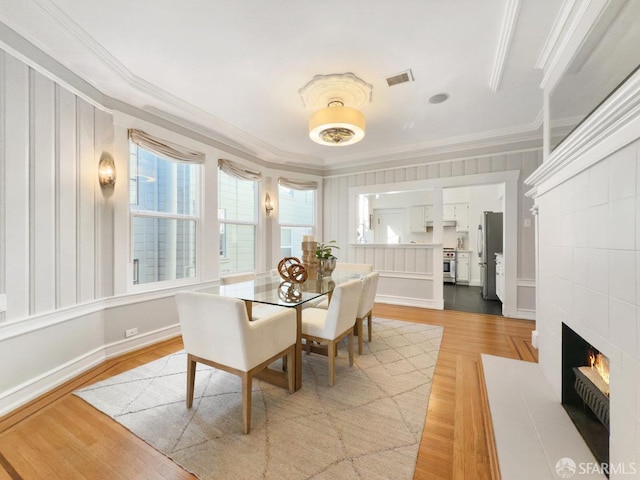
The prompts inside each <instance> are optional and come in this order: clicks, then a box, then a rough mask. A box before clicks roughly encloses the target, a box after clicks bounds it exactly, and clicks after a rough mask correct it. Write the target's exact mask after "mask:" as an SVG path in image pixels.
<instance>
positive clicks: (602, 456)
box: [562, 323, 609, 476]
mask: <svg viewBox="0 0 640 480" xmlns="http://www.w3.org/2000/svg"><path fill="white" fill-rule="evenodd" d="M562 406H563V407H564V408H565V410H566V411H567V413H568V414H569V417H571V420H572V421H573V423H574V424H575V426H576V428H577V429H578V431H579V432H580V435H582V438H584V440H585V442H586V443H587V445H588V446H589V449H590V450H591V452H592V453H593V455H594V457H595V458H596V460H597V462H598V463H600V464H607V465H608V464H609V360H608V359H607V357H606V356H604V355H603V354H602V353H601V352H600V351H598V349H597V348H595V347H594V346H593V345H591V344H590V343H589V342H587V341H586V340H585V339H584V338H582V337H581V336H580V335H578V334H577V333H576V332H574V331H573V330H572V329H571V328H569V327H568V326H567V325H565V324H564V323H563V324H562ZM607 476H608V475H607Z"/></svg>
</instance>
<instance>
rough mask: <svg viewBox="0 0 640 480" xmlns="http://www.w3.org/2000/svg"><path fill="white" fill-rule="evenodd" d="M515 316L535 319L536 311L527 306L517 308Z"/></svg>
mask: <svg viewBox="0 0 640 480" xmlns="http://www.w3.org/2000/svg"><path fill="white" fill-rule="evenodd" d="M516 318H522V319H524V320H535V319H536V311H535V310H531V309H529V308H519V309H518V310H516Z"/></svg>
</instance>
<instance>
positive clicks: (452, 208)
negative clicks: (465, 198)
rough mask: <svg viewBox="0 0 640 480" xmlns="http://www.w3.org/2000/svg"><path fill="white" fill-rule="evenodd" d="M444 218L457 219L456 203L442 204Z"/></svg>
mask: <svg viewBox="0 0 640 480" xmlns="http://www.w3.org/2000/svg"><path fill="white" fill-rule="evenodd" d="M442 219H443V220H455V219H456V205H455V203H445V204H444V205H442Z"/></svg>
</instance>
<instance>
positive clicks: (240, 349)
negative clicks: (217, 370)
mask: <svg viewBox="0 0 640 480" xmlns="http://www.w3.org/2000/svg"><path fill="white" fill-rule="evenodd" d="M176 303H177V305H178V316H179V317H180V328H181V330H182V340H183V342H184V349H185V351H186V352H187V353H190V354H192V355H196V356H198V357H202V358H205V359H208V360H212V361H214V362H217V363H221V364H223V365H228V366H231V367H234V368H237V369H239V370H244V369H245V364H246V358H245V354H244V351H245V348H244V342H245V331H246V329H247V328H248V324H249V319H248V317H247V308H246V307H245V305H244V302H243V301H242V300H240V299H237V298H233V297H223V296H220V295H214V294H211V293H198V292H178V293H176Z"/></svg>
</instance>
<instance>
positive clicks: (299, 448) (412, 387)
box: [75, 318, 442, 480]
mask: <svg viewBox="0 0 640 480" xmlns="http://www.w3.org/2000/svg"><path fill="white" fill-rule="evenodd" d="M373 335H374V336H373V342H371V343H366V342H365V344H364V349H365V350H364V351H363V355H361V356H358V355H357V353H356V354H355V356H354V365H353V367H351V368H350V367H349V363H348V356H347V352H346V346H345V347H344V348H341V349H340V351H339V356H338V358H337V361H336V384H335V386H334V387H330V386H329V383H328V362H327V358H326V357H323V356H321V355H317V354H311V355H309V356H307V355H306V354H304V353H303V358H302V364H303V377H302V389H300V390H299V391H298V392H296V393H294V394H289V393H288V392H287V391H286V390H284V389H281V388H278V387H275V386H273V385H270V384H268V383H266V382H262V381H255V382H254V384H253V397H252V398H253V400H252V402H253V403H252V419H251V433H250V434H249V435H244V434H243V433H242V415H241V398H240V380H239V378H238V377H236V376H234V375H231V374H228V373H225V372H221V371H219V370H215V369H211V368H209V367H206V366H200V365H199V366H198V371H197V374H196V388H195V399H194V404H193V408H191V409H187V408H186V405H185V391H186V354H185V353H184V352H179V353H176V354H173V355H170V356H167V357H164V358H161V359H159V360H156V361H154V362H152V363H149V364H146V365H143V366H141V367H138V368H136V369H134V370H130V371H128V372H125V373H123V374H120V375H118V376H116V377H113V378H110V379H108V380H105V381H103V382H100V383H97V384H94V385H91V386H90V387H87V388H84V389H82V390H79V391H77V392H75V394H76V395H78V396H79V397H81V398H83V399H84V400H85V401H87V402H88V403H90V404H91V405H93V406H94V407H96V408H97V409H98V410H101V411H102V412H104V413H106V414H107V415H109V416H110V417H112V418H113V419H115V420H116V421H117V422H119V423H121V424H122V425H124V426H125V427H126V428H128V429H129V430H130V431H131V432H133V433H134V434H135V435H137V436H138V437H140V438H142V439H143V440H144V441H146V442H147V443H149V444H150V445H151V446H153V447H154V448H156V449H157V450H159V451H161V452H163V453H164V454H166V455H167V456H169V457H170V458H171V459H173V460H174V461H175V462H177V463H178V464H179V465H181V466H183V467H184V468H185V469H187V470H189V471H191V472H193V473H194V474H196V475H197V476H198V477H199V478H201V479H203V480H204V479H234V480H247V479H279V480H281V479H307V478H313V479H324V478H326V479H337V478H339V479H341V480H342V479H367V480H374V479H385V480H388V479H411V478H413V474H414V469H415V463H416V458H417V454H418V447H419V444H420V439H421V437H422V430H423V427H424V422H425V417H426V412H427V404H428V402H429V394H430V392H431V380H432V377H433V372H434V369H435V364H436V359H437V356H438V349H439V347H440V341H441V338H442V328H441V327H436V326H431V325H422V324H417V323H409V322H402V321H396V320H386V319H381V318H375V319H374V324H373ZM356 351H357V347H356ZM278 365H279V363H278Z"/></svg>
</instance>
